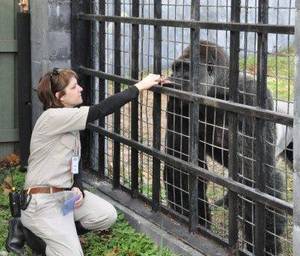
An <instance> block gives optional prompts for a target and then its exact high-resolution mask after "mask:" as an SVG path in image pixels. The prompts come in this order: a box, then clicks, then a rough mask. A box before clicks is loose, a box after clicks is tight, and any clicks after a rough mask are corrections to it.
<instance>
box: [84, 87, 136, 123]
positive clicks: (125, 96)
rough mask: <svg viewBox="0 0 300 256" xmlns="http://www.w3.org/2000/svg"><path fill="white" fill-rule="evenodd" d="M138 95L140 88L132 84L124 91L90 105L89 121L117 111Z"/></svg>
mask: <svg viewBox="0 0 300 256" xmlns="http://www.w3.org/2000/svg"><path fill="white" fill-rule="evenodd" d="M138 95H139V89H138V88H137V87H136V86H131V87H129V88H128V89H126V90H124V91H122V92H119V93H116V94H114V95H112V96H110V97H108V98H107V99H105V100H103V101H101V102H100V103H99V104H95V105H92V106H90V108H89V113H88V117H87V123H89V122H93V121H95V120H97V119H99V118H101V117H104V116H107V115H109V114H111V113H113V112H115V111H116V110H118V109H120V107H122V106H123V105H125V104H126V103H127V102H129V101H131V100H133V99H135V98H136V97H137V96H138Z"/></svg>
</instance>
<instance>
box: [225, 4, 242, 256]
mask: <svg viewBox="0 0 300 256" xmlns="http://www.w3.org/2000/svg"><path fill="white" fill-rule="evenodd" d="M240 11H241V1H240V0H238V1H235V0H232V1H231V22H240ZM239 53H240V33H239V31H231V32H230V67H229V81H230V83H229V100H230V101H233V102H238V87H239V84H238V83H239ZM228 116H229V131H228V133H229V134H228V135H229V139H228V141H229V145H228V147H229V160H228V171H229V177H230V178H232V179H233V180H237V179H238V159H237V155H238V153H237V152H238V114H237V113H232V112H229V113H228ZM228 196H229V215H228V218H229V219H228V222H229V238H228V240H229V241H228V242H229V246H230V250H231V254H232V255H238V253H239V252H238V249H239V245H238V203H237V202H238V194H237V193H235V192H233V191H230V190H229V192H228Z"/></svg>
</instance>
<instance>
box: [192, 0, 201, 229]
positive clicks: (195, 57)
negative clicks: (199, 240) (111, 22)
mask: <svg viewBox="0 0 300 256" xmlns="http://www.w3.org/2000/svg"><path fill="white" fill-rule="evenodd" d="M191 18H192V20H199V19H200V3H199V1H197V0H193V1H192V3H191ZM199 35H200V29H199V28H192V29H191V38H190V42H191V53H190V54H191V55H190V56H191V63H190V86H189V87H190V88H189V91H192V92H194V93H197V87H198V86H197V84H198V82H199V80H200V79H199V67H200V45H199ZM189 111H190V113H189V116H190V125H189V135H190V136H189V156H190V159H189V161H190V162H191V163H192V164H194V165H198V140H199V105H198V104H196V103H194V102H191V103H190V110H189ZM189 202H190V209H189V210H190V215H189V229H190V232H196V230H197V226H198V178H197V177H196V176H195V175H189Z"/></svg>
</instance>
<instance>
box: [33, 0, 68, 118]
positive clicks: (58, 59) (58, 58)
mask: <svg viewBox="0 0 300 256" xmlns="http://www.w3.org/2000/svg"><path fill="white" fill-rule="evenodd" d="M30 12H31V59H32V104H33V108H32V120H33V123H35V121H36V119H37V118H38V116H39V115H40V114H41V112H42V106H41V104H40V102H39V100H38V98H37V95H36V92H35V90H34V89H35V88H36V86H37V83H38V81H39V79H40V77H41V76H42V75H43V74H45V73H46V72H47V71H49V70H51V69H53V67H59V68H62V67H70V66H71V61H70V58H71V26H70V15H71V0H31V1H30Z"/></svg>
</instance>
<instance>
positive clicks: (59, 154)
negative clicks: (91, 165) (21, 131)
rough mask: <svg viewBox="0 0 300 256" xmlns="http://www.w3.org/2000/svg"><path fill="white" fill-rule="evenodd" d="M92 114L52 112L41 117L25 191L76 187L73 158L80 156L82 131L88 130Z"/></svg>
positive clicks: (68, 110)
mask: <svg viewBox="0 0 300 256" xmlns="http://www.w3.org/2000/svg"><path fill="white" fill-rule="evenodd" d="M88 111H89V107H80V108H50V109H47V110H46V111H45V112H44V113H43V114H42V115H41V116H40V117H39V119H38V120H37V122H36V124H35V127H34V129H33V132H32V135H31V142H30V156H29V160H28V170H27V174H26V179H25V186H24V187H25V189H28V188H29V187H37V186H54V187H63V188H70V187H71V186H72V185H73V174H72V173H71V158H72V156H73V154H74V153H76V151H77V152H78V153H79V152H80V139H79V130H83V129H85V127H86V121H87V116H88ZM79 154H80V153H79Z"/></svg>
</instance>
